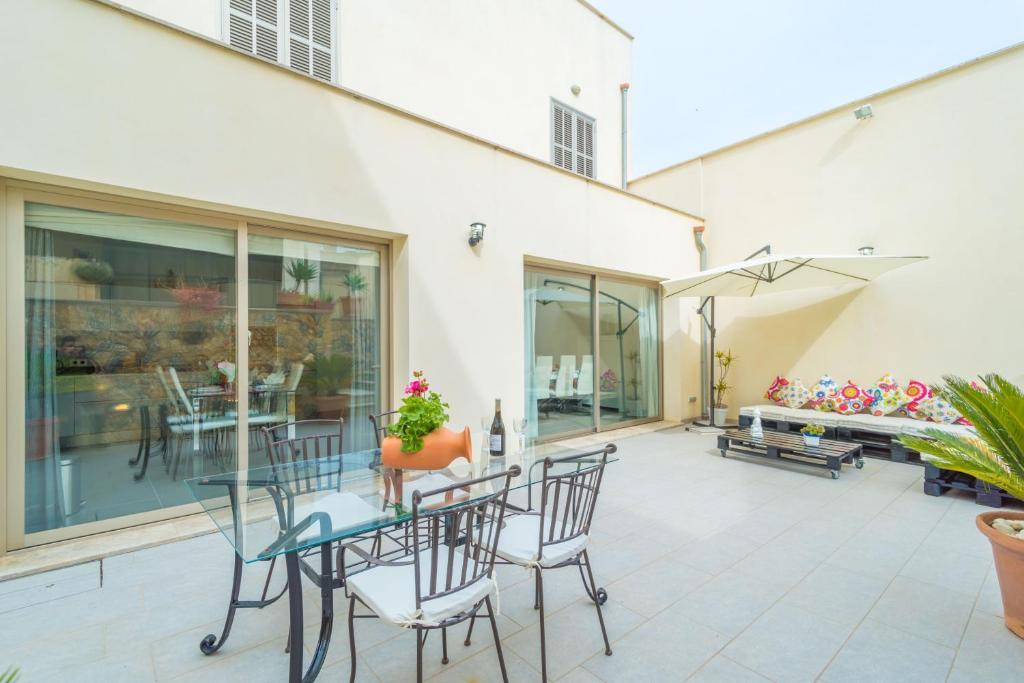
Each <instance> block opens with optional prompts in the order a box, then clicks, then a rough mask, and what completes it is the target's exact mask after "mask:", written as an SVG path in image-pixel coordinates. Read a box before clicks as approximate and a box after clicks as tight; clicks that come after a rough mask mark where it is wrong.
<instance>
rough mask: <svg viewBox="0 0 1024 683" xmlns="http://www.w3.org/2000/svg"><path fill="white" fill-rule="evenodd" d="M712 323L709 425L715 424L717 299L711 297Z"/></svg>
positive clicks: (710, 327)
mask: <svg viewBox="0 0 1024 683" xmlns="http://www.w3.org/2000/svg"><path fill="white" fill-rule="evenodd" d="M709 303H710V304H711V322H709V323H708V338H709V344H708V346H709V347H710V352H709V358H708V378H709V379H708V424H709V425H711V426H712V427H717V426H718V425H716V424H715V297H711V301H710V302H709Z"/></svg>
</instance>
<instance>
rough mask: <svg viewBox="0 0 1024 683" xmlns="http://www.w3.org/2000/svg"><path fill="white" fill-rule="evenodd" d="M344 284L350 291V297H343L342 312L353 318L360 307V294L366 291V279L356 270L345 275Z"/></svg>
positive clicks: (341, 299)
mask: <svg viewBox="0 0 1024 683" xmlns="http://www.w3.org/2000/svg"><path fill="white" fill-rule="evenodd" d="M342 284H343V285H345V288H346V289H348V296H343V297H341V298H340V299H339V300H340V301H341V312H342V314H343V315H345V316H352V315H354V314H355V313H356V310H357V308H358V306H359V295H360V292H362V291H363V290H365V289H366V286H367V285H366V278H364V277H363V276H362V275H360V274H359V273H358V272H356V271H354V270H350V271H349V272H347V273H345V278H344V279H343V280H342Z"/></svg>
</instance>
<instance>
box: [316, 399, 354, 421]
mask: <svg viewBox="0 0 1024 683" xmlns="http://www.w3.org/2000/svg"><path fill="white" fill-rule="evenodd" d="M313 401H314V403H316V416H317V417H318V418H321V419H327V420H337V419H338V418H339V417H346V416H347V413H348V402H349V395H348V394H334V395H331V396H314V397H313Z"/></svg>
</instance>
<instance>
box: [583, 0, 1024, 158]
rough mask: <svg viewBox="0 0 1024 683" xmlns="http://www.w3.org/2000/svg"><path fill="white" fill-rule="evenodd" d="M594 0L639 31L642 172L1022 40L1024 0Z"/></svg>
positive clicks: (636, 99) (634, 129) (633, 92)
mask: <svg viewBox="0 0 1024 683" xmlns="http://www.w3.org/2000/svg"><path fill="white" fill-rule="evenodd" d="M590 2H591V4H593V5H594V6H595V7H597V8H598V9H599V10H601V12H603V13H604V14H605V15H607V16H608V17H610V18H611V19H612V20H613V21H615V22H616V23H617V24H619V25H620V26H622V27H623V28H624V29H626V30H627V31H629V32H630V33H632V34H633V35H634V36H635V41H634V44H633V78H632V85H631V88H630V97H631V98H632V99H631V116H632V120H631V125H630V146H631V149H630V177H633V178H635V177H637V176H640V175H643V174H645V173H650V172H651V171H655V170H658V169H660V168H664V167H666V166H670V165H672V164H675V163H678V162H681V161H686V160H687V159H692V158H694V157H697V156H700V155H701V154H702V153H705V152H709V151H711V150H714V149H717V148H718V147H722V146H724V145H728V144H730V143H733V142H736V141H739V140H742V139H744V138H747V137H750V136H752V135H757V134H758V133H762V132H764V131H767V130H771V129H772V128H777V127H779V126H782V125H785V124H787V123H790V122H792V121H796V120H799V119H801V118H805V117H807V116H811V115H813V114H816V113H818V112H821V111H825V110H827V109H831V108H833V107H836V106H838V105H841V104H844V103H847V102H850V101H852V100H857V99H859V98H862V97H866V96H867V95H870V94H872V93H875V92H878V91H880V90H885V89H886V88H890V87H892V86H895V85H899V84H901V83H905V82H907V81H910V80H913V79H915V78H920V77H921V76H926V75H928V74H930V73H934V72H936V71H940V70H942V69H945V68H947V67H950V66H953V65H955V64H960V63H962V62H965V61H969V60H971V59H974V58H976V57H979V56H981V55H983V54H987V53H989V52H993V51H995V50H999V49H1001V48H1004V47H1007V46H1009V45H1013V44H1014V43H1018V42H1022V41H1024V0H889V1H888V2H886V1H884V0H860V1H859V2H852V1H849V0H590ZM1007 85H1008V87H1017V88H1022V89H1024V84H1019V83H1018V84H1015V85H1014V86H1011V84H1007Z"/></svg>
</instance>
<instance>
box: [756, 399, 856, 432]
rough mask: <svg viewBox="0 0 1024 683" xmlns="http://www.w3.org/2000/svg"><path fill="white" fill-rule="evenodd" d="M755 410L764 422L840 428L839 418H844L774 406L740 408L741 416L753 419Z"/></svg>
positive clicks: (837, 415)
mask: <svg viewBox="0 0 1024 683" xmlns="http://www.w3.org/2000/svg"><path fill="white" fill-rule="evenodd" d="M754 408H760V409H761V419H762V420H785V421H787V422H802V423H807V422H813V423H815V424H819V425H822V426H823V427H837V426H839V418H841V417H843V416H842V415H839V414H838V413H823V412H821V411H818V410H810V409H808V408H787V407H786V406H779V405H774V404H764V405H759V406H748V407H746V408H740V415H745V416H747V417H752V416H753V415H754Z"/></svg>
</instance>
